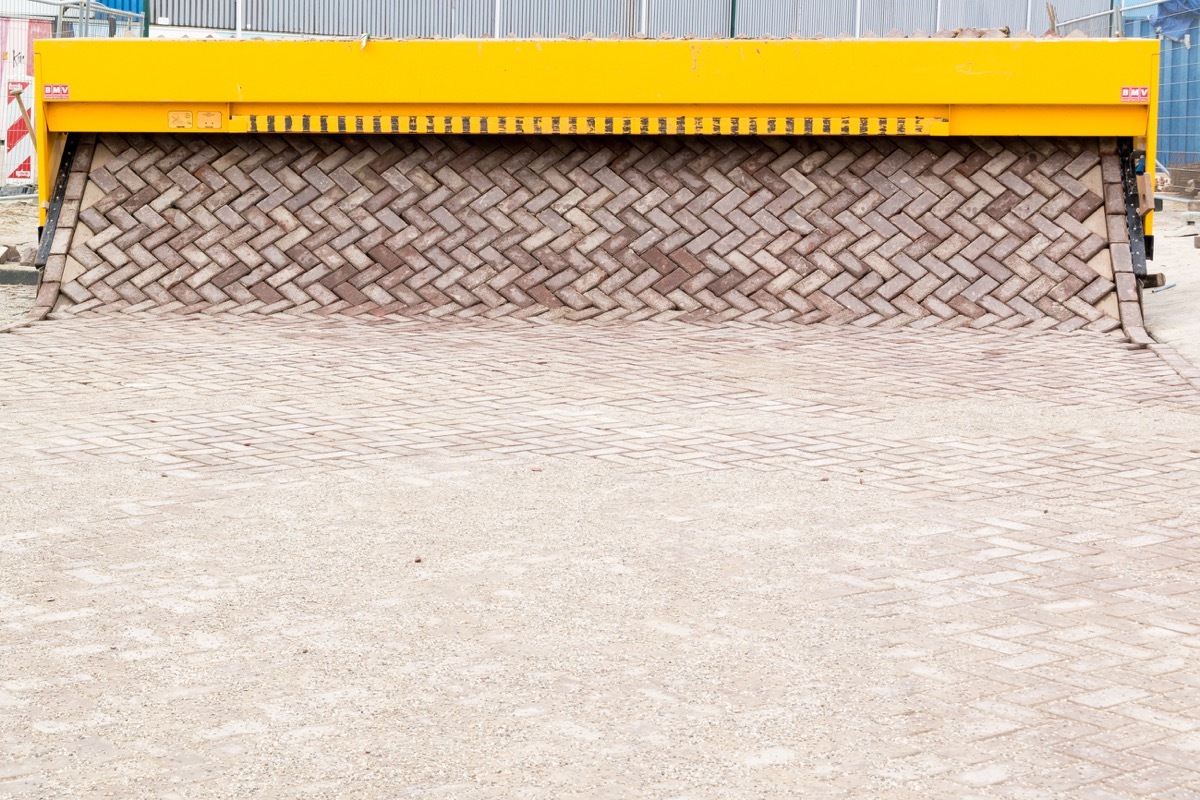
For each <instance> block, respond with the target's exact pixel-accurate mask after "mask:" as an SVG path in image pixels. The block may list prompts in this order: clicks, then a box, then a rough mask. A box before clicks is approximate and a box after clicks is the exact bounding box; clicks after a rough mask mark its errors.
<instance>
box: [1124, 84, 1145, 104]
mask: <svg viewBox="0 0 1200 800" xmlns="http://www.w3.org/2000/svg"><path fill="white" fill-rule="evenodd" d="M1121 102H1122V103H1149V102H1150V87H1149V86H1122V87H1121Z"/></svg>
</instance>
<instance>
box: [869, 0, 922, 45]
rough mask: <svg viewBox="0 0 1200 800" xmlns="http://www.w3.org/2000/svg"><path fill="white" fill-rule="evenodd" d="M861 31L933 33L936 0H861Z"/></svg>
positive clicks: (880, 34) (879, 33) (884, 33)
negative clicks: (905, 0)
mask: <svg viewBox="0 0 1200 800" xmlns="http://www.w3.org/2000/svg"><path fill="white" fill-rule="evenodd" d="M862 15H863V19H862V32H863V34H864V35H865V34H866V33H868V32H870V33H874V34H875V35H876V36H885V35H887V34H889V33H891V32H892V31H897V30H898V31H900V32H901V33H903V34H909V33H912V32H913V31H918V30H919V31H925V32H926V33H934V32H935V31H934V28H935V27H936V17H937V0H907V2H901V1H898V0H863V4H862Z"/></svg>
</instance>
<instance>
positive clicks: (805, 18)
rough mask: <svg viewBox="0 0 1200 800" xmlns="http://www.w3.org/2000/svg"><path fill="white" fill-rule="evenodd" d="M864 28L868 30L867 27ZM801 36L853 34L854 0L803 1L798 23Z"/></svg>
mask: <svg viewBox="0 0 1200 800" xmlns="http://www.w3.org/2000/svg"><path fill="white" fill-rule="evenodd" d="M863 30H866V29H865V28H864V29H863ZM796 33H797V34H799V35H800V36H805V37H811V36H841V35H843V34H844V35H846V36H853V35H854V0H820V2H815V3H809V2H805V3H802V4H801V6H800V13H799V15H798V19H797V23H796Z"/></svg>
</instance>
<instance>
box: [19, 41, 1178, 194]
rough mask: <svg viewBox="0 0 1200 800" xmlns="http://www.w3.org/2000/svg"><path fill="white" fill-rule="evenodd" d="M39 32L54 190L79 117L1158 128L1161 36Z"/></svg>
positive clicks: (109, 121)
mask: <svg viewBox="0 0 1200 800" xmlns="http://www.w3.org/2000/svg"><path fill="white" fill-rule="evenodd" d="M34 52H35V77H36V82H37V85H38V87H39V88H38V108H37V112H38V113H37V122H36V124H37V127H38V144H39V150H38V158H39V167H40V173H39V174H40V175H41V176H42V199H43V201H45V200H46V199H47V197H46V192H47V187H48V186H49V185H50V183H51V181H52V179H53V173H54V170H55V168H56V166H57V162H56V161H54V156H53V153H52V151H53V149H54V146H55V145H56V142H55V141H54V140H56V139H57V138H58V137H60V136H61V135H62V134H65V133H67V132H71V131H87V132H101V131H125V132H148V133H149V132H182V131H206V132H210V133H211V132H214V131H224V132H231V133H232V132H250V131H265V130H269V129H270V128H271V127H275V128H276V130H283V129H285V128H286V125H287V124H288V122H287V121H288V120H289V119H290V120H291V124H292V125H293V130H298V129H302V127H303V119H304V118H305V117H308V118H309V119H310V127H311V126H312V125H313V124H314V121H315V125H316V130H318V131H319V130H320V124H321V123H320V120H321V119H325V124H326V127H327V128H329V129H330V131H331V132H335V131H336V129H337V128H338V127H339V124H338V120H339V119H341V120H343V121H347V122H346V125H348V126H349V127H347V130H348V131H356V130H358V129H359V125H360V124H361V125H362V130H363V132H364V133H372V132H375V131H376V128H377V127H378V132H380V133H393V132H399V133H407V132H409V131H411V130H412V127H413V126H412V125H411V124H410V119H412V118H416V119H417V120H418V124H417V125H416V126H415V127H416V131H415V132H417V133H425V132H428V131H430V130H432V131H434V132H439V133H440V132H445V131H451V132H459V131H462V130H465V129H466V128H467V127H470V128H471V130H472V132H475V131H478V130H479V129H480V128H481V127H482V126H483V125H485V124H486V125H487V127H488V132H489V133H490V132H492V131H493V130H495V131H496V132H500V131H501V126H500V120H501V119H502V118H503V119H504V120H505V121H506V124H505V125H504V130H505V131H508V129H509V127H510V126H509V124H508V123H509V122H511V123H512V130H513V131H514V132H515V130H516V125H517V122H518V121H520V126H521V128H522V129H523V130H525V131H526V132H536V131H539V130H540V131H541V132H543V133H550V132H553V130H554V128H555V127H556V126H557V127H558V128H559V131H560V132H570V131H571V124H572V123H571V120H574V126H575V128H574V132H576V133H587V132H590V129H589V123H588V120H598V121H599V122H598V127H599V129H598V130H597V131H596V132H597V133H604V132H607V130H606V125H607V122H606V121H608V120H612V121H613V125H614V131H613V132H614V133H620V132H623V131H625V129H626V126H627V125H628V128H629V132H630V133H633V134H641V133H645V134H647V135H658V134H661V133H664V132H667V133H672V134H674V133H678V132H680V131H681V130H682V132H683V133H684V134H695V133H704V134H722V135H733V134H749V133H752V132H753V133H757V134H759V135H771V134H776V135H786V134H787V133H789V131H788V121H789V120H791V127H792V130H791V132H794V133H796V134H797V135H799V134H804V133H809V128H810V127H811V128H812V131H811V132H812V133H813V134H814V135H819V134H826V135H879V134H892V135H897V134H900V133H904V134H917V135H993V136H999V135H1067V136H1139V137H1149V138H1148V139H1147V141H1152V133H1153V125H1154V119H1153V114H1152V113H1151V109H1152V105H1153V102H1154V100H1155V99H1156V96H1157V87H1156V82H1157V74H1158V42H1157V41H1154V40H1150V41H1145V40H1120V41H1118V40H1087V39H1069V40H1053V39H913V40H906V39H875V40H807V41H796V40H782V41H763V40H707V41H684V40H667V41H652V40H596V41H586V40H580V41H564V40H541V41H534V40H457V39H456V40H443V41H429V40H421V41H391V40H378V41H372V40H368V41H366V43H365V44H364V43H363V42H362V41H360V40H351V41H167V40H88V39H76V40H71V39H57V40H42V41H38V42H36V43H35V45H34ZM1127 87H1150V89H1151V98H1150V103H1146V102H1140V103H1138V102H1122V97H1121V91H1122V89H1123V88H1127ZM43 89H44V90H46V91H50V90H52V91H53V92H54V94H55V99H49V100H47V99H44V98H43ZM393 118H395V119H396V123H395V124H394V125H393V123H392V120H393ZM429 119H432V120H433V122H432V123H429V122H428V120H429ZM556 119H557V120H558V123H555V120H556ZM918 120H920V121H919V122H918ZM331 121H332V125H333V127H332V128H330V122H331ZM681 121H682V122H681ZM826 121H829V125H828V126H826V124H825V123H826ZM826 127H828V130H826ZM1149 163H1150V164H1153V161H1152V160H1150V162H1149Z"/></svg>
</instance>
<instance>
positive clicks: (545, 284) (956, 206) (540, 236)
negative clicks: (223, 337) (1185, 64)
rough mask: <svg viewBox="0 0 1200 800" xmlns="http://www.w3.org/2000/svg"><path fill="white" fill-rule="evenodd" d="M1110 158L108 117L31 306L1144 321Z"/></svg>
mask: <svg viewBox="0 0 1200 800" xmlns="http://www.w3.org/2000/svg"><path fill="white" fill-rule="evenodd" d="M1111 149H1112V143H1111V142H1097V141H1096V140H1073V139H1062V140H1050V139H995V140H992V139H964V138H946V139H937V138H903V137H899V138H889V137H870V138H856V139H847V138H829V137H827V138H821V137H816V138H813V137H808V138H804V137H800V138H794V137H766V138H755V137H725V138H722V137H714V138H706V137H668V136H664V137H642V138H635V137H624V138H622V137H599V138H595V137H517V136H490V137H489V136H474V137H473V136H440V137H439V136H430V137H417V136H413V137H387V136H374V137H317V136H307V137H306V136H275V135H262V136H254V137H239V136H218V137H200V136H165V135H164V136H152V137H148V136H140V135H128V136H121V135H116V134H104V135H101V136H100V137H99V141H98V142H93V141H91V140H88V141H86V142H85V143H84V144H83V145H82V146H81V148H80V152H79V155H78V156H77V158H76V163H75V167H74V168H75V176H74V178H73V179H72V185H71V188H70V190H69V192H68V198H67V206H66V210H65V211H64V215H63V222H62V230H61V231H60V234H59V235H58V236H56V238H55V242H54V248H53V250H52V253H53V255H52V258H51V261H50V263H49V265H48V267H47V273H46V276H47V277H46V284H45V286H44V287H43V295H42V297H41V298H40V302H41V303H42V306H43V307H44V308H47V309H48V308H50V307H51V306H53V308H54V309H56V313H57V314H59V315H63V314H77V313H81V312H84V311H92V310H121V311H156V312H164V311H166V312H196V311H205V312H232V313H237V314H245V313H254V314H270V313H275V312H282V311H287V312H290V313H321V314H333V313H336V314H343V315H381V316H388V315H399V316H414V315H425V316H432V317H443V316H448V315H449V316H468V317H476V316H478V317H489V318H490V317H508V316H512V317H519V318H527V317H541V318H547V319H558V318H564V319H571V320H581V319H595V320H611V319H623V320H639V319H648V318H649V319H655V320H659V321H662V320H672V319H679V320H688V321H695V320H721V321H728V320H735V319H736V320H742V321H770V322H783V321H796V322H806V323H810V322H825V323H830V324H840V323H853V324H855V325H857V326H864V327H865V326H873V325H883V326H904V325H914V326H920V327H925V326H930V325H939V326H948V327H958V326H970V327H992V326H998V327H1024V326H1030V327H1035V328H1055V329H1059V330H1074V329H1077V328H1086V329H1089V330H1098V331H1111V330H1114V329H1116V328H1118V327H1119V326H1120V316H1121V314H1127V315H1129V316H1130V317H1131V319H1130V320H1126V326H1127V327H1130V326H1132V327H1137V326H1138V325H1140V319H1138V320H1135V319H1132V317H1136V316H1137V313H1136V312H1137V308H1136V302H1132V301H1130V302H1131V304H1127V305H1128V307H1126V306H1125V305H1123V306H1121V307H1120V309H1121V310H1120V311H1119V309H1118V302H1117V291H1116V290H1117V288H1118V283H1119V282H1120V280H1122V279H1116V278H1115V277H1114V276H1115V274H1116V273H1115V272H1114V262H1116V263H1115V266H1116V268H1117V272H1120V271H1121V268H1122V267H1125V266H1127V265H1126V263H1125V262H1127V261H1128V258H1126V257H1122V256H1121V255H1120V254H1119V253H1117V252H1116V250H1114V251H1113V252H1111V253H1110V242H1111V243H1112V245H1113V246H1114V247H1116V248H1118V249H1120V248H1121V247H1122V244H1121V243H1123V242H1127V241H1128V239H1127V235H1126V234H1125V233H1124V224H1125V223H1124V216H1123V214H1124V201H1123V195H1122V193H1121V191H1120V171H1119V169H1118V166H1117V156H1116V155H1115V153H1114V152H1110V151H1111ZM1102 151H1103V154H1102ZM1123 252H1124V253H1125V255H1126V256H1127V248H1125V250H1124V251H1123ZM1131 277H1132V273H1130V278H1131ZM1121 299H1122V300H1130V297H1128V296H1125V295H1123V296H1122V297H1121Z"/></svg>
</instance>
